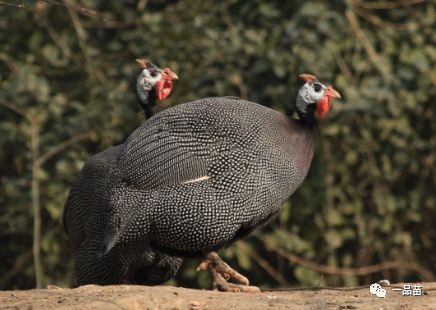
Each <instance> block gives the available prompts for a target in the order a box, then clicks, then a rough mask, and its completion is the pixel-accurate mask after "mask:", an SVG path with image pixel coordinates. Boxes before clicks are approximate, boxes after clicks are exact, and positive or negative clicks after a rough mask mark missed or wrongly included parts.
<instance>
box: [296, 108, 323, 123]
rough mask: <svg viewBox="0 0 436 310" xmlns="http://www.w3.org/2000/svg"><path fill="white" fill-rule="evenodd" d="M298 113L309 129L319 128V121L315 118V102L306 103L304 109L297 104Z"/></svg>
mask: <svg viewBox="0 0 436 310" xmlns="http://www.w3.org/2000/svg"><path fill="white" fill-rule="evenodd" d="M297 115H298V118H299V119H300V122H301V123H302V124H303V125H305V126H307V127H308V128H309V129H316V128H318V123H317V121H316V118H315V104H309V105H306V107H305V110H304V111H302V110H300V109H298V106H297Z"/></svg>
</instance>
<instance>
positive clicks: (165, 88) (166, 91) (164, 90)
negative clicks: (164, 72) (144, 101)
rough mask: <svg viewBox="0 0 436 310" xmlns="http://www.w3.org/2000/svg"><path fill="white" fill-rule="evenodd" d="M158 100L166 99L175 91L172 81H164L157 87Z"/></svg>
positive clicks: (159, 82)
mask: <svg viewBox="0 0 436 310" xmlns="http://www.w3.org/2000/svg"><path fill="white" fill-rule="evenodd" d="M155 89H156V94H157V98H158V99H159V101H162V100H164V99H166V98H167V97H168V96H169V95H170V94H171V91H172V90H173V82H172V81H171V80H167V79H162V80H160V81H158V82H157V83H156V85H155Z"/></svg>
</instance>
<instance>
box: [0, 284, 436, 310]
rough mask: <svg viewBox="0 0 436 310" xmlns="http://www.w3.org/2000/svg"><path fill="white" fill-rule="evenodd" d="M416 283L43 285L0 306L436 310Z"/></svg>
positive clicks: (430, 288) (435, 292) (435, 287)
mask: <svg viewBox="0 0 436 310" xmlns="http://www.w3.org/2000/svg"><path fill="white" fill-rule="evenodd" d="M422 286H423V295H422V296H402V293H401V291H393V290H392V288H393V287H384V288H385V289H386V290H387V295H386V298H384V299H383V298H378V297H376V296H375V295H371V294H370V292H369V289H368V288H367V287H365V288H356V289H344V290H333V289H317V290H304V289H293V290H288V291H264V292H262V293H221V292H217V291H208V290H194V289H186V288H177V287H171V286H154V287H148V286H131V285H119V286H96V285H87V286H82V287H79V288H75V289H63V288H59V287H55V286H49V287H48V289H40V290H28V291H3V292H0V309H104V310H111V309H420V310H421V309H436V283H422ZM395 287H398V288H400V287H401V288H403V284H397V285H395Z"/></svg>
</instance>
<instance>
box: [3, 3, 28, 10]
mask: <svg viewBox="0 0 436 310" xmlns="http://www.w3.org/2000/svg"><path fill="white" fill-rule="evenodd" d="M0 5H3V6H11V7H14V8H20V9H22V8H24V3H21V4H15V3H6V2H3V1H0Z"/></svg>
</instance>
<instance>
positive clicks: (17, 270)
mask: <svg viewBox="0 0 436 310" xmlns="http://www.w3.org/2000/svg"><path fill="white" fill-rule="evenodd" d="M5 2H6V4H5ZM7 4H9V5H7ZM12 4H16V5H20V4H24V6H23V7H15V6H13V5H12ZM0 14H1V15H0V16H1V18H0V27H1V32H0V85H1V87H0V119H1V121H0V147H1V151H0V182H1V187H0V242H1V252H0V289H27V288H33V287H35V285H36V281H35V267H34V266H35V263H34V260H35V258H36V265H38V266H39V265H40V266H41V269H40V272H39V277H38V278H39V281H38V285H39V286H42V287H44V286H45V285H47V284H56V285H60V286H70V285H71V283H72V277H73V273H72V271H73V263H72V259H71V256H70V253H69V247H68V241H67V237H66V235H65V233H64V231H63V228H62V224H61V217H62V210H63V206H64V203H65V200H66V197H67V195H68V190H69V188H70V186H71V184H72V181H73V180H74V178H75V177H76V176H77V174H78V172H79V170H80V169H81V167H82V166H83V164H84V163H85V161H86V160H87V159H88V158H89V157H90V156H91V155H92V154H95V153H97V152H99V151H102V150H104V149H106V148H108V147H110V146H112V145H115V144H119V143H122V142H123V141H124V139H125V138H126V137H127V136H128V135H129V133H130V132H132V131H133V130H134V129H135V128H136V127H137V126H139V125H140V123H141V122H142V119H143V117H142V115H141V113H140V109H139V107H138V106H137V103H136V100H135V97H134V91H133V83H134V78H135V74H136V72H137V68H136V64H135V59H136V58H138V57H141V56H146V57H148V58H150V59H151V60H152V61H154V62H155V63H157V64H158V65H159V66H161V67H165V66H168V67H170V68H172V69H173V71H175V72H176V73H177V74H178V75H179V77H180V80H179V81H177V82H176V84H175V89H174V92H173V94H172V95H171V96H170V98H169V99H168V100H167V101H165V102H164V103H163V106H164V107H169V106H172V105H175V104H178V103H182V102H186V101H190V100H193V99H198V98H203V97H207V96H242V97H244V98H248V99H249V100H252V101H256V102H259V103H261V104H263V105H266V106H270V107H272V108H273V109H276V110H279V111H283V112H285V111H286V110H287V107H289V103H290V100H291V98H293V96H294V95H295V90H296V87H297V76H298V74H300V73H312V74H314V75H316V76H317V77H318V78H319V79H320V80H322V81H326V82H328V83H331V84H332V85H334V87H335V88H336V89H338V90H339V91H340V93H341V94H342V95H343V100H342V102H339V101H336V102H334V106H333V109H332V111H330V112H329V113H328V115H327V117H326V119H325V120H323V121H322V122H321V124H320V127H321V128H320V129H321V136H320V138H319V140H318V146H317V150H316V155H315V158H314V160H313V163H312V168H311V171H310V173H309V176H308V178H307V180H306V181H305V183H304V184H303V186H302V187H301V188H300V189H299V190H298V191H297V193H295V195H293V196H292V197H291V198H290V199H289V201H288V202H287V203H286V204H285V205H284V207H283V209H282V211H281V213H280V215H279V217H278V218H277V219H276V220H274V221H273V222H272V223H271V224H269V225H268V226H266V227H263V228H262V229H259V230H257V231H256V232H255V233H254V235H253V236H251V237H250V238H248V239H246V240H244V241H241V242H238V243H237V244H235V245H233V246H232V247H230V248H228V249H224V250H222V251H221V254H222V255H223V258H225V259H226V260H227V261H228V262H229V264H230V265H232V266H234V267H236V269H238V270H239V271H240V272H241V273H243V274H245V275H247V276H248V277H249V278H250V279H251V283H253V284H254V285H259V286H262V287H283V286H295V285H330V286H338V285H346V286H352V285H359V284H367V283H371V282H373V281H377V280H380V279H383V278H387V279H389V280H391V281H392V282H396V281H429V280H435V275H436V249H435V244H436V224H435V221H436V218H435V217H436V184H435V183H436V182H435V177H436V115H435V113H436V108H435V104H436V102H435V99H436V31H435V29H436V28H435V27H436V26H435V20H436V5H435V2H434V1H423V0H421V1H420V0H401V1H400V0H398V1H394V0H392V1H388V0H386V1H360V0H348V1H305V0H301V1H299V0H295V1H278V0H276V1H271V0H270V1H260V0H257V1H236V0H222V1H211V0H204V1H189V0H179V1H176V0H156V1H147V0H140V1H133V0H132V1H128V0H126V1H103V0H100V1H98V0H92V1H86V2H85V1H57V0H56V1H55V0H50V1H49V0H47V1H38V2H34V1H12V0H10V1H3V2H2V3H1V4H0ZM217 113H219V111H217ZM35 215H36V216H35ZM39 220H41V232H40V234H39V228H38V227H39ZM35 223H36V227H35ZM35 233H36V235H35ZM39 246H40V250H39ZM39 253H40V262H39V260H38V256H39V255H38V254H39ZM198 263H199V261H198V260H194V259H190V260H186V261H185V263H184V266H183V268H182V270H181V271H180V272H179V274H178V275H177V277H176V278H175V279H174V280H172V281H170V283H171V284H175V285H182V286H186V287H201V288H206V287H210V285H211V284H210V278H209V274H208V273H207V272H200V273H197V272H196V271H195V266H196V264H198Z"/></svg>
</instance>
